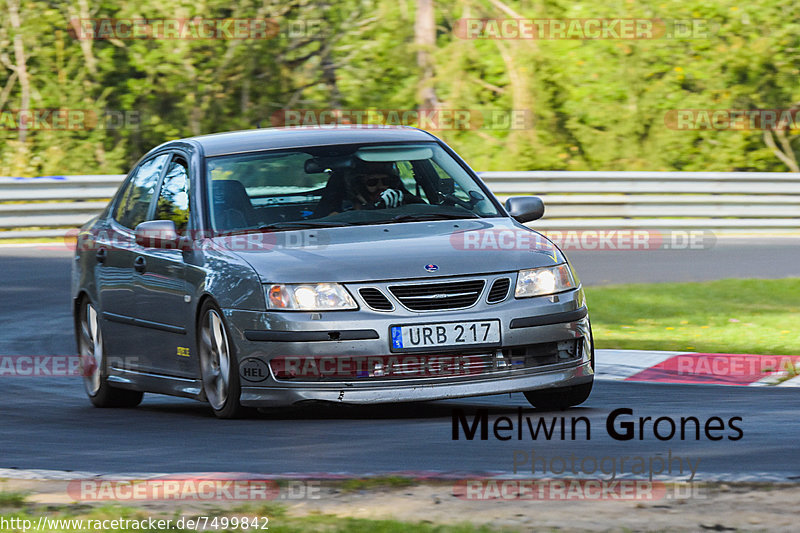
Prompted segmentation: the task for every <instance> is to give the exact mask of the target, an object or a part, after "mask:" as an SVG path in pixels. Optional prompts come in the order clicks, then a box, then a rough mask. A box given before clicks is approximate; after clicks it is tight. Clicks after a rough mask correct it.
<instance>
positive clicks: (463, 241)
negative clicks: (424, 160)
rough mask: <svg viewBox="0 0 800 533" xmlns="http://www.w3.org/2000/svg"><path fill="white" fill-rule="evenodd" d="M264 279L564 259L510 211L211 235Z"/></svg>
mask: <svg viewBox="0 0 800 533" xmlns="http://www.w3.org/2000/svg"><path fill="white" fill-rule="evenodd" d="M213 242H214V243H215V244H216V245H217V246H220V247H223V248H225V249H227V250H229V251H230V252H233V253H235V254H237V255H239V256H240V257H241V258H242V259H243V260H245V261H247V262H248V263H249V264H250V265H251V266H252V267H253V268H254V269H255V270H256V272H258V274H259V276H260V277H261V280H262V282H264V283H272V282H274V283H310V282H323V281H324V282H363V281H386V280H393V279H408V278H417V279H419V278H423V279H424V278H436V277H444V276H461V275H474V274H485V273H492V272H510V271H516V270H520V269H523V268H534V267H540V266H550V265H555V264H559V263H563V262H564V261H565V260H566V259H565V258H564V256H563V255H562V253H561V251H560V250H558V248H556V247H555V245H553V243H552V242H550V241H549V240H547V239H546V238H544V237H543V236H542V235H540V234H539V233H537V232H535V231H533V230H530V229H528V228H526V227H524V226H521V225H519V224H516V223H515V222H514V221H513V220H511V219H507V218H491V219H487V218H484V219H474V220H473V219H467V220H454V221H449V220H448V221H435V222H410V223H396V224H385V225H373V226H355V227H340V228H324V229H310V230H293V231H280V232H272V233H252V234H242V235H233V236H225V237H216V238H214V239H213Z"/></svg>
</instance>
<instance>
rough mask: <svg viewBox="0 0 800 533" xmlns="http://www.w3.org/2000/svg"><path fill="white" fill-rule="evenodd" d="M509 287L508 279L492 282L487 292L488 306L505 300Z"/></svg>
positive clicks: (509, 281)
mask: <svg viewBox="0 0 800 533" xmlns="http://www.w3.org/2000/svg"><path fill="white" fill-rule="evenodd" d="M510 286H511V280H510V279H508V278H500V279H498V280H496V281H495V282H494V285H492V288H491V290H489V297H488V298H486V301H487V302H489V303H490V304H496V303H497V302H502V301H503V300H505V299H506V295H507V294H508V288H509V287H510Z"/></svg>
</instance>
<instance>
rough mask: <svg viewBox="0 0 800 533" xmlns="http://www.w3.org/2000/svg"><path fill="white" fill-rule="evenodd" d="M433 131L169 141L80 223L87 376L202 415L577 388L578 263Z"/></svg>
mask: <svg viewBox="0 0 800 533" xmlns="http://www.w3.org/2000/svg"><path fill="white" fill-rule="evenodd" d="M543 213H544V206H543V204H542V202H541V200H540V199H539V198H536V197H512V198H509V199H508V200H507V201H506V202H505V206H503V205H502V204H501V203H500V202H499V201H498V200H497V199H496V198H495V197H494V196H493V195H492V193H491V192H490V191H489V189H488V188H487V187H486V185H485V184H484V183H483V182H482V181H481V180H480V179H479V177H478V176H477V175H476V173H475V172H474V171H472V170H471V169H470V168H469V166H467V164H466V163H465V162H464V161H463V160H462V159H461V158H459V156H458V155H456V154H455V152H453V150H451V149H450V148H449V147H448V146H447V145H445V144H444V143H443V142H442V141H441V140H439V139H437V138H436V137H434V136H433V135H431V134H429V133H427V132H424V131H421V130H418V129H414V128H404V127H366V126H345V127H342V126H339V127H331V128H285V129H260V130H252V131H241V132H232V133H221V134H215V135H207V136H200V137H192V138H188V139H181V140H177V141H170V142H167V143H165V144H162V145H161V146H158V147H157V148H154V149H153V150H152V151H150V152H149V153H148V154H146V155H145V156H144V157H142V159H141V160H140V161H139V162H138V163H137V164H136V165H135V167H134V168H133V170H131V172H130V174H129V175H128V176H127V178H126V179H125V181H124V183H123V184H122V186H121V187H120V189H119V191H118V193H117V194H116V196H115V197H114V198H113V199H112V200H111V202H110V203H109V205H108V206H107V207H106V209H105V210H104V211H103V213H101V214H100V215H99V216H98V217H97V218H95V219H93V220H91V221H90V222H89V223H87V224H86V225H85V226H84V227H83V228H81V230H80V234H79V237H78V245H77V248H76V253H75V261H74V263H73V271H72V293H71V294H72V298H73V306H74V317H75V332H76V338H77V344H78V350H79V353H80V355H81V364H82V369H83V376H84V378H83V379H84V384H85V387H86V392H87V393H88V395H89V398H90V399H91V401H92V403H93V404H94V405H96V406H98V407H133V406H136V405H138V404H139V402H141V400H142V396H143V394H144V393H145V392H153V393H160V394H169V395H174V396H183V397H188V398H194V399H197V400H201V401H205V402H208V403H209V404H210V406H211V408H212V410H213V412H214V413H215V414H216V415H217V416H219V417H221V418H231V417H237V416H241V415H243V414H244V413H246V412H248V411H249V410H250V409H251V408H258V407H273V406H285V405H291V404H295V403H299V402H306V401H326V402H335V403H341V404H371V403H380V402H406V401H425V400H437V399H444V398H459V397H467V396H477V395H487V394H498V393H510V392H522V393H524V394H525V397H526V398H527V399H528V401H530V403H531V404H533V405H534V406H535V407H537V408H541V409H564V408H567V407H569V406H573V405H577V404H579V403H581V402H583V401H585V400H586V399H587V398H588V396H589V393H590V392H591V389H592V383H593V378H594V346H593V340H592V332H591V325H590V322H589V317H588V314H587V306H586V301H585V298H584V294H583V290H582V288H581V285H580V282H579V280H578V277H577V276H576V274H575V272H574V271H573V269H572V267H571V266H570V264H569V262H568V261H567V259H566V257H565V256H564V254H563V253H562V252H561V251H560V250H559V249H558V248H557V247H556V246H555V245H554V244H553V243H552V242H550V241H549V240H547V239H546V238H545V237H543V236H542V235H541V234H539V233H537V232H535V231H533V230H532V229H529V228H528V227H526V226H525V225H524V224H523V223H526V222H530V221H533V220H536V219H538V218H540V217H541V216H542V215H543Z"/></svg>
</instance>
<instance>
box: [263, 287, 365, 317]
mask: <svg viewBox="0 0 800 533" xmlns="http://www.w3.org/2000/svg"><path fill="white" fill-rule="evenodd" d="M266 291H267V307H268V308H269V309H284V310H288V311H330V310H339V311H341V310H345V309H358V305H356V302H355V300H353V297H352V296H350V294H349V293H348V292H347V290H346V289H345V288H344V287H342V286H341V285H339V284H338V283H303V284H292V285H277V284H276V285H267V287H266Z"/></svg>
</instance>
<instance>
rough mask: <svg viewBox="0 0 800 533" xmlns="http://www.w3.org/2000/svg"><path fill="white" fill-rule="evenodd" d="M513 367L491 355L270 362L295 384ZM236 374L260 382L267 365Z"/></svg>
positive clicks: (253, 362) (432, 331)
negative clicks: (299, 382)
mask: <svg viewBox="0 0 800 533" xmlns="http://www.w3.org/2000/svg"><path fill="white" fill-rule="evenodd" d="M426 330H427V331H426ZM437 330H441V331H437ZM443 334H444V327H443V326H435V325H434V326H424V327H421V328H420V331H419V332H417V335H418V338H417V340H418V341H419V340H420V337H421V336H423V335H427V336H428V337H429V338H430V339H435V338H437V335H443ZM412 337H413V334H412ZM412 340H413V339H412ZM516 364H521V360H520V359H514V358H511V357H509V358H498V357H496V356H493V355H455V354H441V355H422V354H420V355H413V354H395V355H330V356H326V355H309V356H278V357H273V358H272V359H271V360H270V362H269V366H270V368H271V370H272V374H273V375H274V376H275V378H276V379H282V380H298V381H303V380H309V381H316V380H336V379H341V380H349V379H358V378H380V379H392V378H398V379H409V378H435V377H450V376H468V375H475V374H480V373H484V372H491V371H494V370H501V369H502V370H504V369H509V368H511V367H513V366H514V365H516ZM239 373H240V375H241V377H242V378H243V379H245V380H247V381H263V380H265V379H266V378H267V377H268V375H269V374H268V371H267V369H266V364H265V363H264V362H263V361H261V360H260V359H256V358H248V359H245V360H244V361H242V364H241V366H240V370H239Z"/></svg>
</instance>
